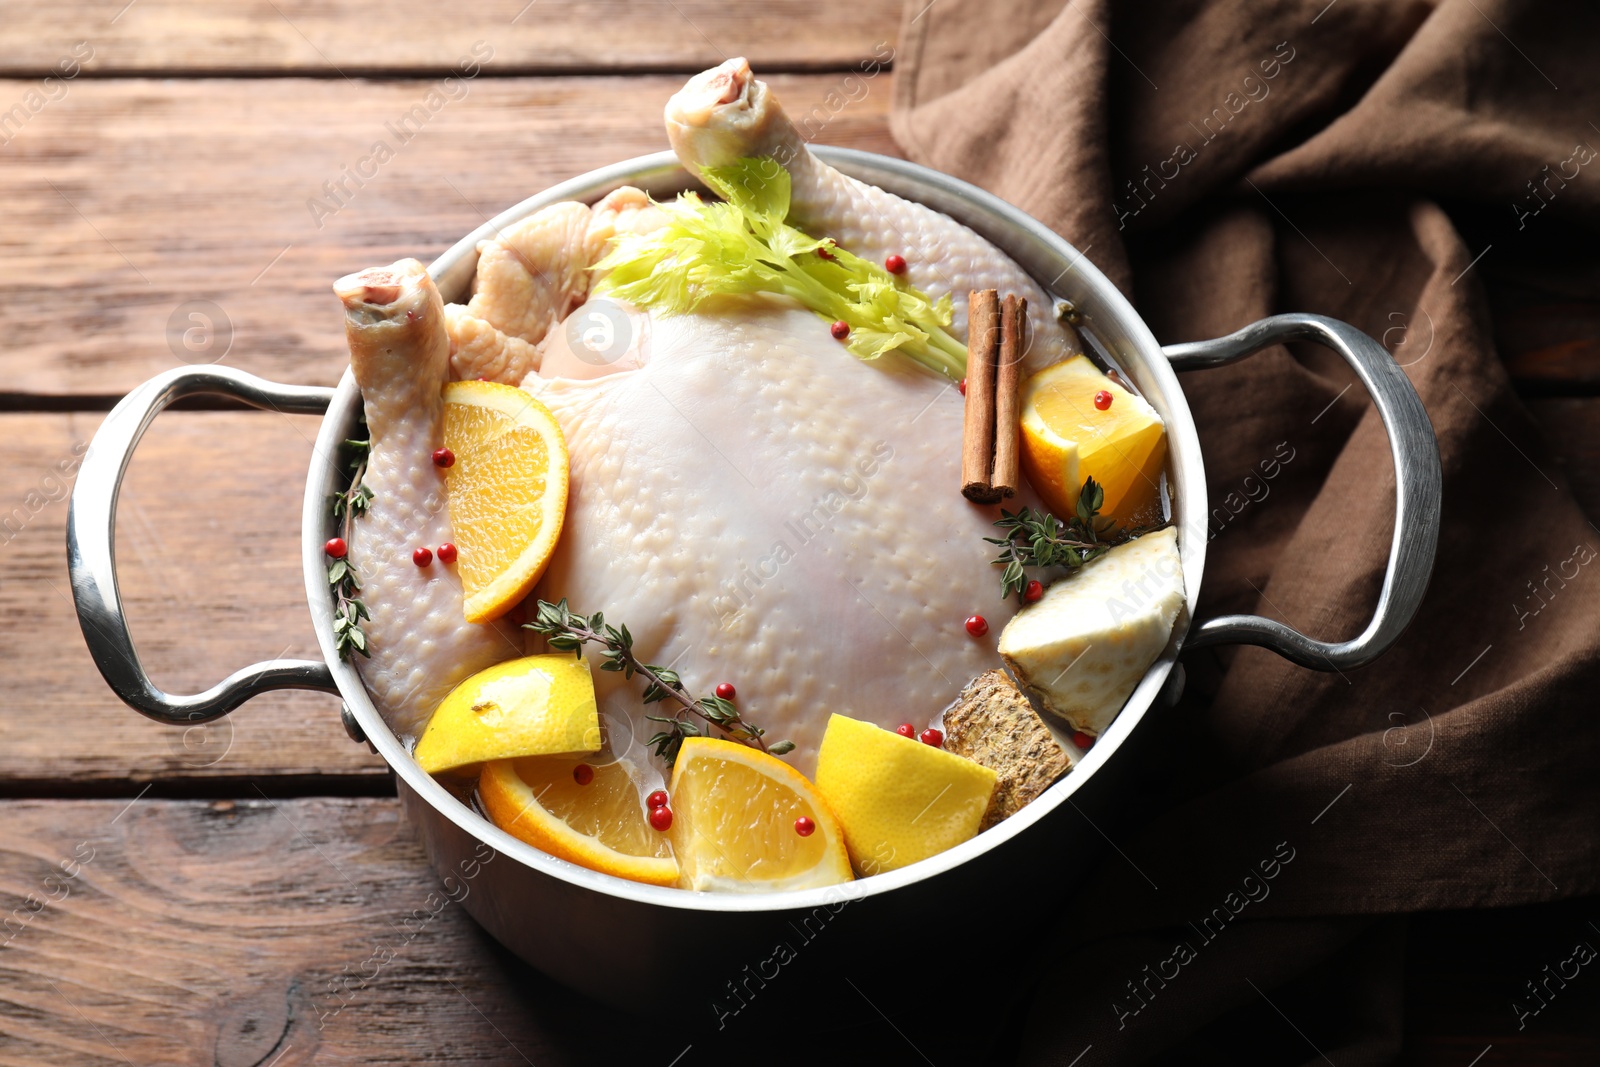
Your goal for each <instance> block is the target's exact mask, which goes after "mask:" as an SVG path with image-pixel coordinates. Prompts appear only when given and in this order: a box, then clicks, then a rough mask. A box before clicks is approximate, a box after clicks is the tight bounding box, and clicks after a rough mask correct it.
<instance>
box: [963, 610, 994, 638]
mask: <svg viewBox="0 0 1600 1067" xmlns="http://www.w3.org/2000/svg"><path fill="white" fill-rule="evenodd" d="M988 632H989V620H988V619H986V618H984V617H983V616H982V615H973V616H970V617H969V618H968V619H967V633H969V634H971V635H972V636H973V637H982V636H983V635H984V634H986V633H988Z"/></svg>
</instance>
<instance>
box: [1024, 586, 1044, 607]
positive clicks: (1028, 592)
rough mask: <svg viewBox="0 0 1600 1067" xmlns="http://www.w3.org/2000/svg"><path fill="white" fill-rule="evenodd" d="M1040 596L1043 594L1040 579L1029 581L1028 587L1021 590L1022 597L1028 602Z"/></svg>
mask: <svg viewBox="0 0 1600 1067" xmlns="http://www.w3.org/2000/svg"><path fill="white" fill-rule="evenodd" d="M1042 596H1044V583H1043V582H1040V581H1032V582H1029V583H1028V588H1026V589H1024V590H1023V591H1022V599H1023V600H1026V601H1027V602H1028V603H1030V604H1032V603H1033V602H1034V601H1035V600H1038V599H1039V598H1040V597H1042Z"/></svg>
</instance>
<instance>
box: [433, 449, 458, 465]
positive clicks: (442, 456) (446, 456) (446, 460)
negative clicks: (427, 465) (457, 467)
mask: <svg viewBox="0 0 1600 1067" xmlns="http://www.w3.org/2000/svg"><path fill="white" fill-rule="evenodd" d="M455 461H456V454H455V453H454V452H452V451H450V450H449V449H448V448H441V449H438V450H437V451H435V452H434V453H433V465H434V466H435V467H449V466H453V465H454V464H455Z"/></svg>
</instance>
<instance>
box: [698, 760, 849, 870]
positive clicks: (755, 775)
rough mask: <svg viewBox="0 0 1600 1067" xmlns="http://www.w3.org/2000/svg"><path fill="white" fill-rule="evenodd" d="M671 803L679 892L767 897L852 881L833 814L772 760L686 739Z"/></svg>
mask: <svg viewBox="0 0 1600 1067" xmlns="http://www.w3.org/2000/svg"><path fill="white" fill-rule="evenodd" d="M670 795H671V802H672V812H673V819H672V829H671V831H670V832H671V835H672V848H673V852H674V853H675V854H676V855H677V857H678V865H679V866H680V867H681V868H682V875H681V877H680V879H679V883H678V884H679V885H681V886H683V887H684V888H685V889H701V890H712V889H718V890H723V891H726V892H734V893H770V892H778V891H781V890H785V889H813V888H816V887H818V886H826V885H837V884H839V883H840V882H848V881H850V880H851V878H852V877H854V876H853V875H852V874H851V872H850V857H849V855H848V854H847V853H846V852H845V847H844V833H843V831H841V830H840V829H839V822H838V820H837V819H835V818H834V817H833V812H832V811H830V810H829V809H828V806H827V804H825V803H823V800H822V798H821V797H820V796H818V795H817V792H816V789H815V788H814V787H813V786H812V784H811V783H810V782H808V781H806V778H805V775H803V774H801V773H800V772H799V771H797V770H795V769H794V768H793V767H791V766H789V765H788V764H787V763H785V762H783V761H782V760H780V759H778V758H777V757H776V756H769V755H768V754H767V753H765V752H760V751H757V750H756V749H753V748H750V747H748V746H746V745H741V744H738V743H737V742H734V741H724V740H722V739H721V738H714V737H691V738H688V739H686V740H685V741H684V742H683V747H682V749H680V750H679V752H678V760H677V762H676V763H675V764H674V765H673V768H672V785H671V786H670ZM801 819H804V820H806V821H807V822H806V823H801V822H800V820H801ZM807 824H809V825H807ZM802 830H806V831H807V832H805V833H802V832H801V831H802Z"/></svg>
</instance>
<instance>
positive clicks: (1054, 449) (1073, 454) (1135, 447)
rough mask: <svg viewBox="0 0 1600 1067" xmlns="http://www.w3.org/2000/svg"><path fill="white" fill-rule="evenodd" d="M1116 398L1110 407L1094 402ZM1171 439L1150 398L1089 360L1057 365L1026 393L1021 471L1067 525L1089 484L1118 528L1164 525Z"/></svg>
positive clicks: (1027, 387)
mask: <svg viewBox="0 0 1600 1067" xmlns="http://www.w3.org/2000/svg"><path fill="white" fill-rule="evenodd" d="M1100 392H1105V393H1107V394H1109V395H1110V397H1111V404H1110V406H1109V407H1106V408H1103V409H1102V408H1100V407H1098V406H1096V404H1095V395H1096V394H1097V393H1100ZM1166 461H1167V431H1166V427H1165V426H1163V425H1162V422H1161V416H1160V415H1157V414H1156V412H1155V409H1154V408H1152V407H1151V406H1150V405H1149V404H1148V403H1146V402H1145V400H1144V398H1143V397H1141V396H1138V395H1137V394H1135V393H1130V392H1129V391H1128V390H1126V389H1124V388H1123V387H1122V386H1120V385H1118V384H1117V383H1116V382H1114V381H1112V380H1111V379H1110V378H1108V377H1106V376H1105V375H1104V374H1102V373H1101V372H1100V368H1099V367H1096V366H1095V365H1094V364H1093V363H1092V362H1090V360H1089V358H1088V357H1087V356H1074V357H1073V358H1071V359H1069V360H1067V361H1065V362H1063V363H1057V364H1056V365H1055V366H1053V367H1046V368H1045V369H1044V370H1042V371H1040V372H1039V373H1038V374H1035V375H1034V376H1033V377H1031V378H1029V379H1028V380H1027V381H1026V382H1025V383H1023V386H1022V469H1023V472H1024V473H1026V474H1027V476H1028V482H1029V484H1031V485H1032V486H1033V488H1034V490H1035V491H1036V492H1037V493H1038V494H1039V496H1040V498H1041V499H1043V501H1044V503H1045V506H1046V507H1048V508H1049V509H1050V510H1051V511H1053V512H1055V513H1056V514H1057V515H1059V516H1061V517H1062V518H1070V517H1071V515H1072V514H1073V512H1074V511H1076V510H1077V507H1078V492H1079V490H1081V489H1082V488H1083V481H1084V479H1085V478H1093V479H1094V480H1095V481H1097V482H1099V483H1100V485H1101V487H1102V488H1103V489H1104V490H1105V494H1106V495H1105V503H1104V504H1103V505H1102V506H1101V508H1100V513H1101V514H1102V515H1107V516H1109V517H1111V518H1112V519H1114V520H1116V524H1117V525H1118V526H1134V525H1138V524H1139V523H1140V522H1149V521H1154V520H1158V519H1159V518H1160V514H1159V511H1158V510H1157V505H1158V504H1159V502H1160V497H1161V491H1160V485H1161V470H1162V467H1163V466H1164V465H1165V463H1166Z"/></svg>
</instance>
